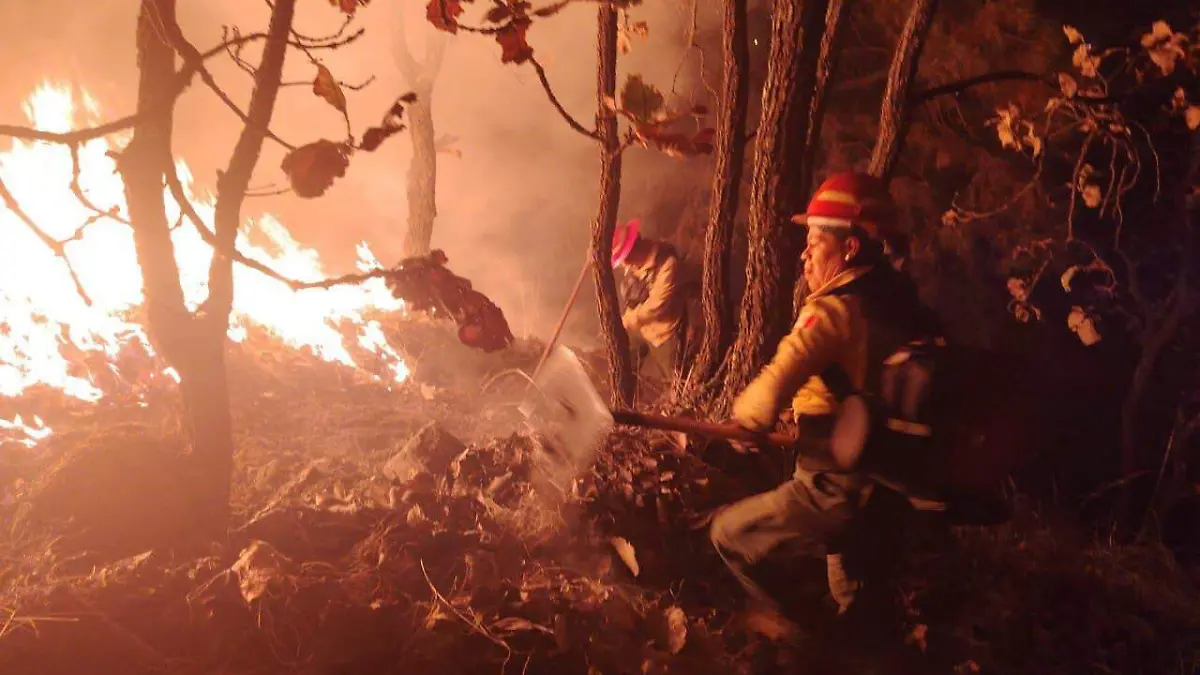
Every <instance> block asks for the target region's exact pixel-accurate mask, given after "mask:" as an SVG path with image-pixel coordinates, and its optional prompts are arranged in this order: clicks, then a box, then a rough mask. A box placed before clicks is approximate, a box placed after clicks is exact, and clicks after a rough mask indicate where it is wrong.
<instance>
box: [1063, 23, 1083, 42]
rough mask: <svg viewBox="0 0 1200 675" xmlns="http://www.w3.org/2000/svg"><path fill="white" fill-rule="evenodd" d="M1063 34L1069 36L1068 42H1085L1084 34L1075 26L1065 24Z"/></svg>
mask: <svg viewBox="0 0 1200 675" xmlns="http://www.w3.org/2000/svg"><path fill="white" fill-rule="evenodd" d="M1063 34H1064V35H1066V36H1067V42H1070V43H1071V44H1073V45H1077V44H1079V43H1081V42H1083V35H1082V34H1080V32H1079V31H1078V30H1075V27H1074V26H1063Z"/></svg>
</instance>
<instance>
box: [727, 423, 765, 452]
mask: <svg viewBox="0 0 1200 675" xmlns="http://www.w3.org/2000/svg"><path fill="white" fill-rule="evenodd" d="M727 423H728V424H733V425H735V426H738V427H741V428H742V429H745V430H746V431H751V430H750V429H747V428H746V427H745V426H743V425H742V424H741V423H739V422H738V421H737V420H728V421H727ZM729 445H730V446H731V447H732V448H733V450H734V452H736V453H738V454H741V455H745V454H748V453H754V452H758V445H757V444H756V443H754V442H752V441H738V440H733V439H730V440H729Z"/></svg>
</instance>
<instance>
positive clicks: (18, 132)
mask: <svg viewBox="0 0 1200 675" xmlns="http://www.w3.org/2000/svg"><path fill="white" fill-rule="evenodd" d="M358 35H359V34H357V33H356V34H355V35H354V36H352V37H349V38H345V41H342V42H336V43H331V44H315V45H314V44H305V43H304V42H299V41H295V42H289V44H290V45H291V46H293V47H307V48H309V49H336V48H337V47H340V46H344V45H346V44H349V43H350V42H352V41H353V40H355V39H357V36H358ZM266 38H267V34H266V33H251V34H248V35H238V36H236V37H234V38H231V39H227V40H224V41H222V42H221V44H219V45H217V46H215V47H212V48H210V49H207V50H205V51H203V52H199V53H198V54H199V60H196V61H192V62H185V64H184V66H183V68H182V69H180V71H179V73H178V74H177V75H176V77H175V95H176V96H179V95H181V94H183V92H184V91H185V90H186V89H187V88H188V86H190V84H191V81H192V78H193V77H195V75H196V74H197V72H198V69H199V68H201V67H203V63H204V61H207V60H208V59H211V58H213V57H214V56H218V55H220V54H222V53H225V52H226V50H229V49H232V48H235V47H238V46H242V45H246V44H249V43H251V42H257V41H260V40H265V39H266ZM137 122H138V116H137V115H126V116H125V117H122V118H119V119H116V120H113V121H111V122H105V123H104V124H100V125H98V126H94V127H88V128H86V129H75V130H72V131H68V132H65V133H56V132H53V131H44V130H41V129H34V128H31V127H25V126H20V125H13V124H0V136H8V137H9V138H19V139H21V140H26V141H43V142H46V143H61V144H63V145H81V144H83V143H87V142H88V141H94V140H96V139H98V138H103V137H105V136H111V135H112V134H115V133H118V132H121V131H125V130H127V129H132V128H133V125H134V124H136V123H137Z"/></svg>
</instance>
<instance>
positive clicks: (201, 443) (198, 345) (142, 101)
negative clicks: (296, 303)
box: [118, 0, 233, 534]
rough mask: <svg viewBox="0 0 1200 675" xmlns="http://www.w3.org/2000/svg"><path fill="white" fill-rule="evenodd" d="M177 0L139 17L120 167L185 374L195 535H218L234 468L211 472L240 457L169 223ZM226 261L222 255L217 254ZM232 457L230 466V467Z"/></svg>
mask: <svg viewBox="0 0 1200 675" xmlns="http://www.w3.org/2000/svg"><path fill="white" fill-rule="evenodd" d="M174 25H175V0H143V2H142V6H141V12H140V13H139V15H138V32H137V52H138V65H139V78H138V123H137V125H136V126H135V127H134V131H133V138H132V139H131V140H130V142H129V145H128V146H126V148H125V151H124V152H123V153H122V154H121V156H120V160H119V163H118V168H119V170H120V173H121V178H122V181H123V182H124V184H125V199H126V204H127V205H128V209H129V220H130V222H131V223H132V225H133V240H134V248H135V250H136V252H137V258H138V265H139V266H140V267H141V270H142V291H143V294H144V297H145V298H146V312H147V319H148V322H149V332H150V336H151V338H152V340H153V343H154V346H155V348H156V349H157V350H158V351H159V352H160V353H161V354H162V355H163V357H164V358H165V359H166V360H167V362H168V363H169V364H170V365H171V366H172V367H173V368H175V369H176V371H178V372H179V375H180V388H181V390H182V393H183V399H184V406H185V410H186V414H187V420H188V431H189V437H190V438H189V440H190V441H191V444H192V452H193V459H194V460H195V461H196V467H195V468H196V469H197V470H198V471H200V472H202V473H203V474H204V475H203V476H202V477H199V478H198V480H197V481H196V486H197V489H196V492H195V494H194V495H193V497H194V498H195V500H196V504H195V514H196V525H197V527H196V530H197V532H204V533H210V534H216V533H219V532H220V531H221V530H222V529H223V527H224V526H225V524H226V522H227V520H228V513H229V511H228V509H229V486H230V479H231V476H230V472H231V469H230V470H226V471H225V472H224V473H220V474H218V473H212V474H211V475H210V474H209V471H210V469H211V467H213V466H216V465H222V466H229V465H230V464H231V460H232V457H233V437H232V431H231V426H230V413H229V399H228V392H227V390H226V388H225V386H224V380H225V368H224V363H223V359H222V352H221V349H222V348H223V345H224V341H223V340H224V336H223V335H222V336H220V338H219V340H220V341H214V340H213V339H212V336H211V334H210V333H207V332H206V331H204V330H202V327H201V325H200V323H201V322H200V321H198V320H197V318H196V317H195V316H193V315H192V314H191V313H189V312H188V311H187V307H186V305H185V304H184V296H183V288H182V286H181V284H180V279H179V268H178V266H177V265H176V262H175V249H174V246H173V244H172V242H171V232H170V223H169V222H168V220H167V214H166V206H165V199H164V196H163V182H164V175H165V169H166V167H168V166H169V165H170V164H169V163H170V162H171V161H172V155H171V136H172V127H173V119H172V118H173V114H174V107H175V99H174V96H173V94H172V93H171V92H172V90H173V84H172V83H173V80H174V76H175V50H174V48H173V47H172V46H171V44H170V37H169V31H168V30H164V29H163V27H167V26H174ZM217 257H220V256H217ZM226 458H228V460H229V461H226Z"/></svg>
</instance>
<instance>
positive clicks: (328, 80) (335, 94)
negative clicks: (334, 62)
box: [312, 64, 346, 115]
mask: <svg viewBox="0 0 1200 675" xmlns="http://www.w3.org/2000/svg"><path fill="white" fill-rule="evenodd" d="M312 89H313V93H314V94H316V95H317V96H320V97H321V98H323V99H325V100H326V101H327V102H328V103H329V105H331V106H333V107H334V108H336V109H337V110H338V112H340V113H342V114H343V115H345V114H346V92H344V91H342V87H341V85H339V84H338V82H337V80H335V79H333V73H331V72H329V69H328V68H326V67H325V66H322V65H320V64H317V76H316V78H314V79H313V85H312Z"/></svg>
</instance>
